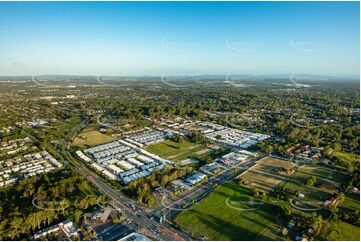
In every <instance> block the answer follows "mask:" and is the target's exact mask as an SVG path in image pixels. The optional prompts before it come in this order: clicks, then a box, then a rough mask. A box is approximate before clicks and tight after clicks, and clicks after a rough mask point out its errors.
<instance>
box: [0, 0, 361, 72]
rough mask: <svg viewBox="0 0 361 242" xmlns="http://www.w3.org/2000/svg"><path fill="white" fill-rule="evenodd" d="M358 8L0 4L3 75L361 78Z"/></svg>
mask: <svg viewBox="0 0 361 242" xmlns="http://www.w3.org/2000/svg"><path fill="white" fill-rule="evenodd" d="M359 7H360V6H359V2H0V33H1V34H0V75H44V74H68V75H201V74H210V75H211V74H262V75H264V74H325V75H335V76H343V75H359V72H360V70H359V66H360V60H359V59H360V15H359V12H360V10H359Z"/></svg>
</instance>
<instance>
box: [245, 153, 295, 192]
mask: <svg viewBox="0 0 361 242" xmlns="http://www.w3.org/2000/svg"><path fill="white" fill-rule="evenodd" d="M294 167H295V164H293V163H291V162H288V161H284V160H280V159H275V158H271V157H266V158H263V159H261V160H259V161H258V162H257V164H256V165H255V166H253V167H252V168H251V169H249V170H248V171H247V172H245V173H243V174H242V175H241V176H239V177H238V178H239V179H241V180H243V181H245V182H247V184H248V185H250V186H252V187H255V188H258V189H260V190H263V191H265V192H270V191H272V190H273V188H274V187H275V186H277V185H278V184H280V183H281V182H283V181H285V180H286V179H287V177H289V176H290V173H287V170H288V169H292V168H294Z"/></svg>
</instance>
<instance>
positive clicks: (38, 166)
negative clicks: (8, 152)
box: [0, 151, 62, 187]
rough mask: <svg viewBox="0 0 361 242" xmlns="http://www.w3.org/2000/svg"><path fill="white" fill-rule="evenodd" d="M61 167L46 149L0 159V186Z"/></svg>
mask: <svg viewBox="0 0 361 242" xmlns="http://www.w3.org/2000/svg"><path fill="white" fill-rule="evenodd" d="M60 167H62V164H61V163H60V162H58V161H57V160H56V159H55V158H54V157H53V156H52V155H50V154H49V153H48V152H47V151H42V152H38V153H34V154H27V155H24V156H18V157H14V158H11V159H7V160H5V161H0V187H5V186H8V185H12V184H14V183H15V182H16V181H18V180H19V179H21V178H28V177H31V176H35V175H38V174H41V173H47V172H49V171H52V170H54V169H56V168H60Z"/></svg>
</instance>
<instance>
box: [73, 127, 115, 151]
mask: <svg viewBox="0 0 361 242" xmlns="http://www.w3.org/2000/svg"><path fill="white" fill-rule="evenodd" d="M117 139H118V138H117V137H112V136H110V135H107V134H102V133H100V132H99V131H97V130H86V131H85V132H84V131H83V132H82V133H80V134H79V135H78V136H77V137H75V139H74V140H73V143H72V146H77V147H80V148H83V147H86V146H96V145H100V144H104V143H107V142H111V141H114V140H117Z"/></svg>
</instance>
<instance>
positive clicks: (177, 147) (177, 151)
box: [146, 139, 206, 161]
mask: <svg viewBox="0 0 361 242" xmlns="http://www.w3.org/2000/svg"><path fill="white" fill-rule="evenodd" d="M205 149H206V148H205V147H204V146H203V145H201V144H196V143H192V142H189V141H187V140H184V139H180V141H179V143H176V142H173V141H170V140H167V141H164V142H161V143H158V144H152V145H149V146H148V147H147V148H146V150H147V151H149V152H151V153H153V154H157V155H159V156H160V157H162V158H165V159H169V160H173V161H181V160H185V159H187V158H196V156H197V154H198V152H200V151H203V150H205Z"/></svg>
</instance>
